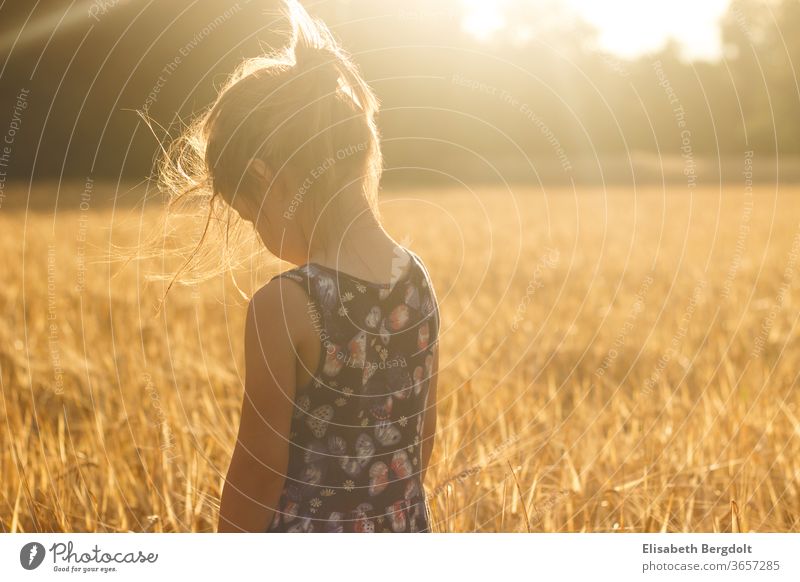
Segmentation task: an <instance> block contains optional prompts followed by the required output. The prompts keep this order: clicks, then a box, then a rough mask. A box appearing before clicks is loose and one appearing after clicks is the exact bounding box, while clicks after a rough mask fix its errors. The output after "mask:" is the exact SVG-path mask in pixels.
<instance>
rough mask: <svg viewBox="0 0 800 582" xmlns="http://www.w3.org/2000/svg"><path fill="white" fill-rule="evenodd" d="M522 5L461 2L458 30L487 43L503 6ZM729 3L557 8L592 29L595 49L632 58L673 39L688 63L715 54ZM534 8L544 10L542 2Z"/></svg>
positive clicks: (626, 1) (613, 2) (614, 0)
mask: <svg viewBox="0 0 800 582" xmlns="http://www.w3.org/2000/svg"><path fill="white" fill-rule="evenodd" d="M525 1H530V0H500V1H497V2H488V1H486V0H462V3H463V9H464V14H463V18H462V27H463V29H464V30H465V31H466V32H468V33H469V34H471V35H472V36H473V37H475V38H476V39H478V40H480V41H483V42H487V41H490V40H492V39H493V38H495V37H496V36H497V35H498V34H500V33H502V32H503V31H504V29H506V28H507V27H508V25H509V22H508V20H509V19H508V18H507V16H506V13H507V12H508V9H509V7H511V6H512V5H513V3H515V2H525ZM729 3H730V0H702V1H701V2H698V1H697V0H672V1H670V2H666V1H663V0H662V1H660V2H642V1H641V0H604V1H603V2H598V1H597V0H561V2H560V3H559V4H560V5H561V6H564V7H565V9H566V10H572V11H573V12H574V13H575V14H576V16H578V17H579V18H582V19H583V20H585V21H586V22H587V23H589V24H590V25H592V26H593V27H594V28H596V29H597V31H598V43H599V45H600V46H599V48H600V49H602V50H606V51H609V52H612V53H614V54H616V55H618V56H621V57H625V58H635V57H638V56H641V55H642V54H645V53H647V52H651V51H655V50H658V49H660V48H661V47H663V46H664V44H665V43H666V42H668V41H669V40H670V39H674V40H676V41H677V42H678V43H679V44H680V46H681V48H682V50H683V53H684V55H685V56H687V57H689V58H694V59H715V58H718V57H719V56H720V54H721V45H720V36H719V19H720V17H721V16H722V15H723V13H724V12H725V10H726V9H727V8H728V5H729ZM540 4H541V5H542V9H543V10H547V6H548V4H547V3H546V2H540ZM551 6H552V5H551ZM532 13H535V12H532ZM516 24H520V25H522V24H524V23H516ZM516 24H515V25H516ZM534 24H535V23H534ZM509 32H510V33H513V32H514V31H509Z"/></svg>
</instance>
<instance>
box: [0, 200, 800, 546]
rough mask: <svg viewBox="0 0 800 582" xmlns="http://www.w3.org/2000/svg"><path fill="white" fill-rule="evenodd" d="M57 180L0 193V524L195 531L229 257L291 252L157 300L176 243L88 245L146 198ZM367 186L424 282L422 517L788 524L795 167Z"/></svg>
mask: <svg viewBox="0 0 800 582" xmlns="http://www.w3.org/2000/svg"><path fill="white" fill-rule="evenodd" d="M77 190H80V185H79V186H78V187H77ZM62 196H64V198H63V199H64V200H71V201H72V202H73V204H72V205H71V206H72V207H74V210H63V209H60V210H59V211H58V212H57V213H54V212H53V211H52V210H51V211H31V212H27V211H25V210H24V209H11V208H8V209H7V208H3V209H2V210H0V241H1V242H2V245H3V248H4V253H3V254H2V259H0V261H1V263H0V264H2V272H3V274H4V277H3V286H2V287H0V314H2V322H0V390H2V399H1V400H0V417H2V429H1V430H0V439H2V447H0V475H1V478H0V526H2V530H3V531H7V532H8V531H12V532H32V531H40V532H41V531H56V532H61V531H97V532H117V531H156V532H159V531H191V532H207V531H213V530H214V529H215V527H216V518H217V515H216V514H217V509H218V499H219V495H220V491H221V485H222V481H223V477H224V474H225V470H226V469H227V463H228V461H229V456H230V454H231V452H232V447H233V442H234V437H235V430H236V426H237V416H238V410H239V400H240V398H241V395H242V380H243V378H242V374H243V368H242V363H243V362H242V336H243V321H244V313H245V309H244V307H245V304H246V303H245V299H243V298H242V297H241V296H240V295H238V294H237V293H236V291H235V287H234V285H233V283H232V280H236V281H237V282H238V284H239V286H240V287H242V288H243V289H244V290H245V291H252V290H254V289H255V288H256V287H257V286H258V285H259V284H260V283H263V282H264V281H265V280H266V279H267V277H268V276H270V275H271V274H274V273H277V272H278V271H279V270H280V269H284V268H287V267H288V265H285V264H278V263H276V262H274V261H269V260H267V258H266V257H264V258H263V259H264V260H263V261H262V262H261V263H259V265H258V268H255V269H253V270H251V271H248V270H241V271H240V272H237V273H235V279H234V278H231V277H221V278H215V279H212V280H211V281H208V282H206V283H204V284H202V285H200V286H198V287H194V288H190V287H185V286H178V287H175V288H173V290H172V291H171V292H170V295H169V299H168V300H167V303H166V305H165V307H164V309H163V310H161V311H160V312H157V310H156V307H157V305H158V300H159V298H160V297H161V293H162V292H163V284H162V283H159V282H153V281H150V280H149V279H148V274H149V273H151V272H158V271H162V272H163V271H164V270H165V269H164V267H165V266H166V267H169V266H171V265H172V264H173V262H174V259H173V257H166V259H165V262H163V261H162V260H160V259H158V258H152V259H148V260H144V261H134V262H132V263H129V264H122V263H118V262H109V261H108V260H107V259H104V256H107V255H108V250H109V249H110V248H112V246H113V247H117V246H119V247H135V246H136V245H137V241H138V240H139V237H141V236H142V231H143V229H144V227H147V226H149V225H151V224H155V223H156V221H157V220H158V215H159V213H160V209H159V208H158V205H155V206H156V207H152V205H151V206H149V207H147V208H146V209H145V210H142V209H141V208H132V207H126V208H123V207H117V208H114V207H111V206H102V207H101V206H98V207H96V208H95V207H94V205H93V204H91V203H89V202H88V201H87V202H86V203H85V204H83V206H80V205H79V204H77V203H75V200H77V199H78V198H76V196H77V195H76V194H75V192H73V193H72V194H70V195H67V194H62ZM23 206H24V205H23ZM62 206H63V203H62ZM382 208H383V212H384V215H385V219H386V226H387V229H388V230H389V232H390V233H392V235H393V236H394V238H396V239H397V240H399V241H403V242H405V243H406V244H407V246H409V247H410V248H412V249H413V250H415V251H416V252H417V253H418V254H420V255H421V256H422V257H423V259H424V260H425V261H426V262H427V264H428V267H429V270H430V272H431V275H432V278H433V280H434V283H435V285H436V290H437V293H438V295H439V301H440V305H441V315H442V334H441V338H440V341H441V362H440V378H439V386H440V388H439V392H440V395H439V397H440V400H439V426H438V434H437V442H436V446H435V449H434V457H433V459H432V462H431V468H430V470H429V475H428V477H427V479H426V488H427V490H428V496H429V503H430V510H431V516H432V519H433V522H434V526H435V530H436V531H447V532H462V531H516V532H524V531H534V532H613V531H617V532H653V531H666V532H697V531H706V532H712V531H713V532H729V531H734V532H736V531H755V532H786V531H797V530H798V525H799V524H800V492H799V491H798V483H800V454H799V453H800V438H798V437H800V420H798V418H799V417H800V409H799V408H798V404H799V402H798V401H799V400H800V399H799V398H798V391H797V381H798V378H797V365H796V363H797V362H798V361H799V360H800V353H798V349H799V346H798V341H797V331H796V324H797V318H798V314H799V313H800V309H798V307H800V274H799V273H798V268H799V267H800V262H798V255H799V254H800V230H799V229H800V190H798V189H797V188H792V187H783V186H782V187H780V188H775V187H771V188H770V187H763V188H756V189H755V191H754V192H752V194H751V193H749V192H747V191H745V190H744V189H743V188H742V187H741V186H740V185H736V184H732V185H729V186H725V187H724V188H721V187H714V188H704V189H703V188H697V189H695V190H690V191H687V190H686V188H685V186H684V187H683V188H681V187H676V188H669V187H668V188H667V189H666V191H665V190H663V189H661V188H656V187H650V188H639V189H637V190H635V191H634V190H631V189H624V190H623V189H614V188H607V189H602V188H594V189H585V188H582V189H580V190H579V191H573V190H572V189H567V188H562V189H557V188H555V189H550V188H548V189H541V188H527V189H526V188H512V189H511V190H509V189H504V188H499V187H491V188H489V187H487V188H479V189H477V190H475V191H467V190H464V189H461V190H454V189H453V190H444V189H443V190H440V191H435V192H428V191H424V190H408V191H390V192H386V193H385V194H384V195H383V198H382ZM167 270H168V269H167Z"/></svg>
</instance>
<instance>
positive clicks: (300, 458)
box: [269, 250, 439, 532]
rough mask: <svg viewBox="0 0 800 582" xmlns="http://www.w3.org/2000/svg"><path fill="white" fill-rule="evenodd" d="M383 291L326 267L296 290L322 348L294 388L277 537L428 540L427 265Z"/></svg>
mask: <svg viewBox="0 0 800 582" xmlns="http://www.w3.org/2000/svg"><path fill="white" fill-rule="evenodd" d="M404 252H405V253H406V254H407V256H408V260H407V261H406V262H405V265H404V266H403V267H401V268H398V269H397V272H396V273H395V274H394V275H393V280H392V281H391V282H389V283H386V284H380V283H375V282H370V281H365V280H363V279H360V278H357V277H355V276H352V275H348V274H346V273H343V272H340V271H337V270H335V269H332V268H330V267H326V266H323V265H319V264H316V263H308V264H306V265H304V266H302V267H297V268H295V269H292V270H290V271H287V272H285V273H282V274H281V275H279V276H278V277H282V278H286V279H290V280H292V281H295V282H297V283H298V284H299V285H300V286H301V287H302V288H303V290H304V291H305V292H306V294H307V296H308V314H309V316H310V318H311V321H312V322H313V326H314V329H315V332H316V333H317V335H318V337H319V341H320V344H321V350H320V357H319V362H318V364H317V369H316V370H313V371H311V370H310V372H312V373H313V376H312V378H311V380H310V381H309V382H308V383H306V384H305V385H304V386H298V387H297V388H296V393H295V399H294V406H295V410H294V414H293V418H292V422H291V433H290V435H289V436H290V439H289V440H290V443H289V464H288V470H287V475H286V479H285V484H284V487H283V491H282V493H281V496H280V501H279V505H278V507H277V508H276V511H275V514H274V518H273V520H272V523H271V525H270V528H269V531H288V532H310V531H339V532H341V531H345V532H349V531H356V532H365V531H393V532H405V531H410V532H414V531H426V530H428V515H427V510H426V506H425V494H424V490H423V487H422V481H421V472H422V470H423V459H422V439H423V424H424V422H423V420H424V415H425V410H426V400H427V396H428V384H429V381H430V378H431V377H432V373H433V364H434V355H435V344H436V341H437V339H438V331H439V313H438V306H437V304H436V297H435V293H434V291H433V287H432V284H431V281H430V278H429V276H428V273H427V270H426V269H425V267H424V265H423V263H422V261H421V259H420V258H419V257H418V256H417V255H416V254H414V253H413V252H411V251H408V250H405V251H404Z"/></svg>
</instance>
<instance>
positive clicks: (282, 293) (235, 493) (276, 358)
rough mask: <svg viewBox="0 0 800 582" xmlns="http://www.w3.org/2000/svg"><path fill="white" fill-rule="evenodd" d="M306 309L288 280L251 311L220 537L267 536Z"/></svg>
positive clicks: (285, 451)
mask: <svg viewBox="0 0 800 582" xmlns="http://www.w3.org/2000/svg"><path fill="white" fill-rule="evenodd" d="M298 302H300V303H299V305H298ZM304 306H305V300H304V292H303V291H302V290H301V289H300V288H299V287H298V286H297V285H294V284H292V283H291V282H287V281H286V280H284V279H274V280H273V281H271V282H269V283H268V284H267V285H266V286H264V287H263V288H262V289H260V290H259V291H258V292H257V293H256V294H255V295H254V296H253V299H252V300H251V302H250V305H249V306H248V310H247V322H246V324H245V388H244V399H243V401H242V412H241V421H240V425H239V434H238V437H237V440H236V446H235V448H234V451H233V457H232V459H231V464H230V468H229V469H228V475H227V477H226V479H225V485H224V487H223V491H222V500H221V502H220V510H219V524H218V531H219V532H240V531H245V532H264V531H266V530H267V527H268V525H269V524H270V521H271V519H272V516H273V514H274V511H275V508H276V507H277V504H278V501H279V498H280V493H281V489H282V488H283V483H284V476H285V474H286V470H287V464H288V459H289V432H290V425H291V418H292V409H293V403H294V391H295V374H296V363H297V353H298V352H297V345H298V343H299V339H300V338H299V337H298V336H299V335H301V327H300V326H299V318H302V317H303V315H304V312H305V309H304ZM298 309H299V311H298Z"/></svg>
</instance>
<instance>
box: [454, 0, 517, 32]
mask: <svg viewBox="0 0 800 582" xmlns="http://www.w3.org/2000/svg"><path fill="white" fill-rule="evenodd" d="M462 3H463V5H464V14H463V17H462V19H461V28H462V29H463V30H464V32H466V33H468V34H470V35H472V36H473V37H474V38H476V39H477V40H479V41H482V42H487V41H489V40H491V39H492V38H493V37H494V35H495V34H496V33H497V32H499V31H501V30H502V29H503V28H505V26H506V21H505V8H506V6H505V5H506V4H507V1H496V2H487V1H486V0H462Z"/></svg>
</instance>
